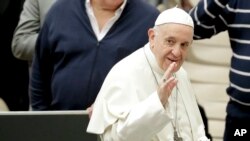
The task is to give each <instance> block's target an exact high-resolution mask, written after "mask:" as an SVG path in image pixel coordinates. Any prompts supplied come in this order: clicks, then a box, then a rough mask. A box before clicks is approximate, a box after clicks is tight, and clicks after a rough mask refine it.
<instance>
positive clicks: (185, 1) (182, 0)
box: [179, 0, 193, 11]
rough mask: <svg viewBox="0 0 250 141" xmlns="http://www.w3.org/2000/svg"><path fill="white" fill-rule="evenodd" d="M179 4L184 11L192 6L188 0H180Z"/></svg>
mask: <svg viewBox="0 0 250 141" xmlns="http://www.w3.org/2000/svg"><path fill="white" fill-rule="evenodd" d="M179 5H180V7H181V8H182V9H183V10H185V11H189V10H191V9H192V8H193V5H192V3H191V2H190V0H180V4H179Z"/></svg>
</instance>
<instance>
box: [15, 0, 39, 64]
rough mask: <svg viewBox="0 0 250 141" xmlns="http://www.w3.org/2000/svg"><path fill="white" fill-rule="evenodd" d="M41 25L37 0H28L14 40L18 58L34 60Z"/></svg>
mask: <svg viewBox="0 0 250 141" xmlns="http://www.w3.org/2000/svg"><path fill="white" fill-rule="evenodd" d="M40 26H41V25H40V13H39V5H38V2H37V0H26V1H25V3H24V6H23V11H22V13H21V15H20V19H19V23H18V25H17V27H16V30H15V33H14V35H13V40H12V53H13V55H14V56H15V57H16V58H18V59H21V60H28V61H31V60H32V58H33V53H34V49H35V43H36V40H37V36H38V32H39V30H40Z"/></svg>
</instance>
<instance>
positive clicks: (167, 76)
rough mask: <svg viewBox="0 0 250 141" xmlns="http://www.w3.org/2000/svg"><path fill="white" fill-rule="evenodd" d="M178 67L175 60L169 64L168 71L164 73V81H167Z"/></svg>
mask: <svg viewBox="0 0 250 141" xmlns="http://www.w3.org/2000/svg"><path fill="white" fill-rule="evenodd" d="M175 67H176V63H175V62H173V63H171V64H170V65H169V67H168V68H167V70H166V72H165V73H164V75H163V78H162V81H166V80H167V79H169V78H170V76H172V75H173V72H174V68H175Z"/></svg>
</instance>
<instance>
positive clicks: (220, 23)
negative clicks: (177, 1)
mask: <svg viewBox="0 0 250 141" xmlns="http://www.w3.org/2000/svg"><path fill="white" fill-rule="evenodd" d="M228 2H229V0H201V1H199V3H198V4H197V5H196V6H195V7H194V8H193V9H192V10H190V11H189V13H190V15H191V17H192V18H193V20H194V29H195V30H194V39H203V38H210V37H211V36H213V35H215V34H217V33H219V32H221V31H225V30H226V29H227V20H228V15H226V13H225V10H226V5H227V3H228Z"/></svg>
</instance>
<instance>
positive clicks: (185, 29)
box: [148, 23, 193, 72]
mask: <svg viewBox="0 0 250 141" xmlns="http://www.w3.org/2000/svg"><path fill="white" fill-rule="evenodd" d="M148 35H149V42H150V48H151V50H152V52H153V54H154V55H155V58H156V60H157V63H158V65H159V66H160V68H161V69H163V70H164V71H165V70H166V69H167V68H168V67H169V65H170V64H171V63H172V62H176V64H177V67H176V68H175V70H174V72H176V71H178V70H179V69H180V67H181V65H182V64H183V62H184V60H185V58H186V56H187V52H188V49H189V48H190V46H191V43H192V41H193V28H192V27H190V26H187V25H182V24H172V23H171V24H164V25H160V26H157V27H156V28H152V29H150V30H149V31H148Z"/></svg>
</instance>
